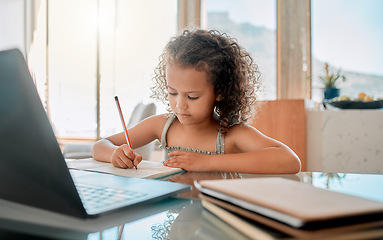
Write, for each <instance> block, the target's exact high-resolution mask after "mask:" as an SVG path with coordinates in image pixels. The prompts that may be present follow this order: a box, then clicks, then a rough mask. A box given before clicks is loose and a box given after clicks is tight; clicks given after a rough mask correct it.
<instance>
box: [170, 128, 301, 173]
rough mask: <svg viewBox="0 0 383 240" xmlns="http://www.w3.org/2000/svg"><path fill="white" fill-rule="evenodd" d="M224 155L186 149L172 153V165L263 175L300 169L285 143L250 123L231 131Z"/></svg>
mask: <svg viewBox="0 0 383 240" xmlns="http://www.w3.org/2000/svg"><path fill="white" fill-rule="evenodd" d="M226 139H227V141H226V142H227V143H226V145H227V146H228V148H229V149H227V150H228V151H226V149H225V152H226V153H225V154H220V155H205V154H199V153H190V152H184V151H174V152H172V153H170V154H169V156H173V158H171V159H169V160H168V161H166V162H165V165H167V166H170V167H181V168H184V169H186V170H189V171H225V172H242V173H261V174H287V173H297V172H299V171H300V168H301V164H300V160H299V158H298V156H297V155H296V154H295V153H294V152H293V151H292V150H291V149H290V148H288V147H287V146H286V145H284V144H282V143H280V142H278V141H276V140H274V139H272V138H269V137H267V136H265V135H263V134H262V133H260V132H259V131H258V130H256V129H255V128H253V127H251V126H248V125H241V126H236V127H235V129H231V130H230V132H229V133H228V135H227V137H226Z"/></svg>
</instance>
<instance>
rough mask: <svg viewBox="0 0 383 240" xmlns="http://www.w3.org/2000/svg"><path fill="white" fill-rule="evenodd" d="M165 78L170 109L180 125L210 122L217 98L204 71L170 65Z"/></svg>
mask: <svg viewBox="0 0 383 240" xmlns="http://www.w3.org/2000/svg"><path fill="white" fill-rule="evenodd" d="M166 78H167V88H168V98H169V103H170V107H171V109H172V111H173V113H175V114H176V116H177V118H178V120H179V121H180V122H181V123H182V124H188V125H194V124H199V123H203V122H204V121H211V118H212V116H213V110H214V104H215V101H216V98H217V96H216V95H215V93H214V88H213V85H212V84H211V83H210V82H209V81H208V75H207V73H206V72H205V71H201V72H199V71H197V70H195V69H194V68H190V67H183V66H180V65H178V64H172V65H168V66H167V67H166Z"/></svg>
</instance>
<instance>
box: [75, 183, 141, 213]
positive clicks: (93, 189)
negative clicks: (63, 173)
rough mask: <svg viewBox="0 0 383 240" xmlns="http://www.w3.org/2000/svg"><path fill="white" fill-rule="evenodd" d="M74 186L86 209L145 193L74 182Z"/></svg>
mask: <svg viewBox="0 0 383 240" xmlns="http://www.w3.org/2000/svg"><path fill="white" fill-rule="evenodd" d="M76 188H77V191H78V193H79V195H80V198H81V200H82V202H83V205H84V207H85V209H86V210H88V209H89V210H90V209H99V208H103V207H105V206H110V205H113V204H119V203H121V202H126V201H129V200H133V199H136V198H141V197H145V196H146V195H147V194H146V193H141V192H135V191H129V190H124V189H116V188H110V187H101V186H92V185H85V184H76Z"/></svg>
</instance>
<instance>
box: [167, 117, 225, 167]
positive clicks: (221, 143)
mask: <svg viewBox="0 0 383 240" xmlns="http://www.w3.org/2000/svg"><path fill="white" fill-rule="evenodd" d="M176 118H177V116H176V115H175V114H172V115H171V116H170V117H169V118H168V120H167V121H166V123H165V126H164V129H163V130H162V135H161V145H160V148H161V149H162V152H163V155H164V157H163V159H162V161H161V162H162V163H163V162H165V161H166V160H168V159H169V158H170V157H169V156H168V154H169V153H171V152H173V151H176V150H183V151H188V152H196V153H203V154H209V155H216V154H224V153H225V135H224V134H222V133H221V129H220V130H219V131H218V135H217V141H216V144H215V152H213V153H212V152H209V151H205V150H198V149H194V148H187V147H180V146H170V147H168V145H167V142H166V134H167V133H168V130H169V127H170V125H171V124H172V123H173V122H174V120H176Z"/></svg>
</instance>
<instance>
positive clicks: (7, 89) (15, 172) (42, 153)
mask: <svg viewBox="0 0 383 240" xmlns="http://www.w3.org/2000/svg"><path fill="white" fill-rule="evenodd" d="M0 159H1V160H0V189H1V191H0V198H3V199H6V200H10V201H14V202H19V203H23V204H27V205H31V206H36V207H40V208H45V209H48V210H53V211H55V212H63V213H66V214H69V215H74V216H78V217H84V216H85V215H86V213H85V210H84V207H83V206H82V203H81V200H80V198H79V196H78V194H77V191H76V189H75V187H74V183H73V180H72V178H71V176H70V173H69V171H68V169H67V167H66V164H65V160H64V158H63V156H62V153H61V150H60V147H59V145H58V143H57V140H56V137H55V135H54V132H53V130H52V128H51V125H50V123H49V120H48V117H47V115H46V112H45V110H44V108H43V106H42V103H41V100H40V98H39V96H38V93H37V90H36V87H35V85H34V83H33V80H32V78H31V75H30V73H29V71H28V68H27V65H26V62H25V60H24V57H23V55H22V54H21V52H20V51H19V50H17V49H12V50H7V51H2V52H0ZM58 206H59V207H58Z"/></svg>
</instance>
